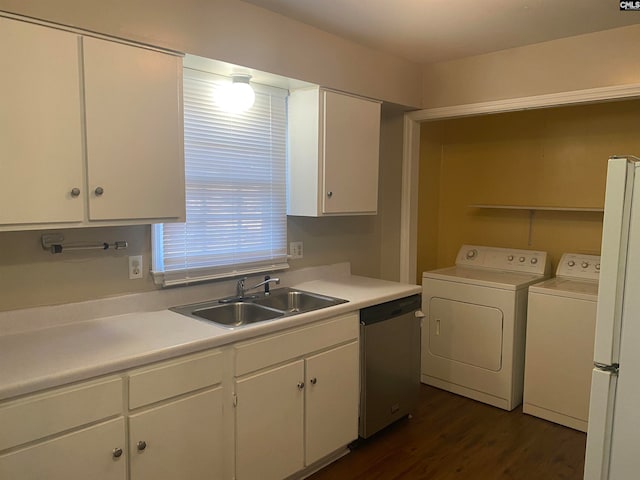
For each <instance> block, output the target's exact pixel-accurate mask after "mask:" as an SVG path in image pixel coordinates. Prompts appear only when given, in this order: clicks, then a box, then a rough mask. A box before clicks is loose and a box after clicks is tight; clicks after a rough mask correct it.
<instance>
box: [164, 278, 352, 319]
mask: <svg viewBox="0 0 640 480" xmlns="http://www.w3.org/2000/svg"><path fill="white" fill-rule="evenodd" d="M223 302H224V303H223ZM346 302H347V300H343V299H341V298H335V297H328V296H325V295H318V294H316V293H310V292H305V291H302V290H297V289H292V288H278V289H276V290H272V291H271V293H270V294H269V295H265V294H260V295H254V296H249V297H244V298H235V299H222V300H213V301H209V302H203V303H195V304H191V305H183V306H180V307H173V308H171V309H170V310H173V311H174V312H177V313H181V314H183V315H187V316H189V317H194V318H197V319H201V320H202V319H204V320H208V321H210V322H213V323H217V324H218V325H221V326H223V327H225V328H236V327H242V326H246V325H251V324H254V323H257V322H265V321H268V320H275V319H278V318H283V317H289V316H291V315H297V314H300V313H305V312H310V311H312V310H319V309H321V308H326V307H332V306H334V305H338V304H340V303H346Z"/></svg>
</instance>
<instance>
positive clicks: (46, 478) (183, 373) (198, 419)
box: [0, 350, 225, 480]
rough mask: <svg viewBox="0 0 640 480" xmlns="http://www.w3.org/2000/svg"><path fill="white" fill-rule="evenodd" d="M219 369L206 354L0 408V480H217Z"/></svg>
mask: <svg viewBox="0 0 640 480" xmlns="http://www.w3.org/2000/svg"><path fill="white" fill-rule="evenodd" d="M223 364H224V355H223V353H222V352H221V351H220V350H213V351H208V352H204V353H198V354H195V355H187V356H184V357H180V358H178V359H173V360H168V361H164V362H159V363H156V364H153V365H150V366H148V367H144V368H140V369H136V370H132V371H128V372H123V373H121V374H119V375H114V376H110V377H107V378H104V379H98V380H92V381H87V382H82V383H79V384H76V385H72V386H68V387H61V388H56V389H52V390H48V391H46V392H44V393H37V394H33V395H28V396H25V397H22V398H20V399H17V400H9V401H5V402H0V479H1V480H5V479H7V480H127V479H129V480H177V479H185V480H187V479H188V480H205V479H206V480H219V479H222V478H223V475H224V474H223V465H224V460H225V459H224V452H225V451H224V449H223V439H224V438H225V437H224V435H223V400H224V398H223V392H224V389H223V387H222V377H223V374H222V372H223ZM127 383H128V389H127V388H125V385H126V384H127Z"/></svg>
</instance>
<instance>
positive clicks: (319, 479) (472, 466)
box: [309, 385, 586, 480]
mask: <svg viewBox="0 0 640 480" xmlns="http://www.w3.org/2000/svg"><path fill="white" fill-rule="evenodd" d="M585 444H586V434H584V433H582V432H578V431H576V430H572V429H569V428H566V427H562V426H560V425H556V424H554V423H551V422H547V421H545V420H542V419H539V418H536V417H532V416H530V415H525V414H523V413H522V407H518V408H516V409H515V410H514V411H512V412H506V411H504V410H501V409H498V408H495V407H491V406H489V405H485V404H483V403H479V402H475V401H473V400H470V399H468V398H465V397H461V396H458V395H454V394H452V393H449V392H445V391H442V390H439V389H436V388H433V387H429V386H426V385H422V386H421V391H420V406H419V408H418V412H417V413H416V415H415V416H414V417H413V418H412V419H406V420H401V421H399V422H397V423H396V424H394V425H391V426H390V427H388V428H387V429H385V430H384V431H382V432H380V433H379V434H377V435H375V436H373V437H371V438H369V439H368V440H366V441H364V442H362V443H361V444H360V445H359V446H358V447H357V448H355V449H354V450H353V451H352V452H351V453H350V454H349V455H346V456H345V457H343V458H341V459H340V460H338V461H337V462H335V463H333V464H331V465H329V466H328V467H326V468H324V469H323V470H321V471H319V472H317V473H316V474H314V475H312V476H311V477H309V479H310V480H329V479H330V480H342V479H344V480H347V479H348V480H365V479H366V480H392V479H411V480H413V479H427V480H468V479H469V480H485V479H486V480H554V479H562V480H582V475H583V469H584V449H585Z"/></svg>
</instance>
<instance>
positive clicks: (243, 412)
mask: <svg viewBox="0 0 640 480" xmlns="http://www.w3.org/2000/svg"><path fill="white" fill-rule="evenodd" d="M303 381H304V360H299V361H296V362H292V363H289V364H287V365H284V366H282V367H277V368H274V369H271V370H268V371H266V372H263V373H259V374H257V375H252V376H250V377H247V378H244V379H242V380H239V381H238V382H237V383H236V395H237V399H238V404H237V406H236V478H237V479H238V480H255V479H257V478H259V479H260V480H280V479H282V478H285V477H287V476H289V475H291V474H292V473H294V472H297V471H298V470H301V469H302V468H303V408H304V400H303V397H304V388H306V387H305V386H304V385H303V384H302V383H301V382H303Z"/></svg>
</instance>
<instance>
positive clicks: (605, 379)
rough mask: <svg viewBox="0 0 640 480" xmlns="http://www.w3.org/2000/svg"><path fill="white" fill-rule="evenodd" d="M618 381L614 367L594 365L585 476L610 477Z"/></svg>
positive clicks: (594, 478) (586, 478) (592, 478)
mask: <svg viewBox="0 0 640 480" xmlns="http://www.w3.org/2000/svg"><path fill="white" fill-rule="evenodd" d="M617 382H618V375H617V372H616V371H612V370H611V371H607V370H600V369H598V368H594V369H593V374H592V376H591V398H590V401H589V428H588V432H587V449H586V457H585V464H584V480H608V479H609V462H610V457H611V434H612V425H613V411H614V405H615V396H616V386H617Z"/></svg>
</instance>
